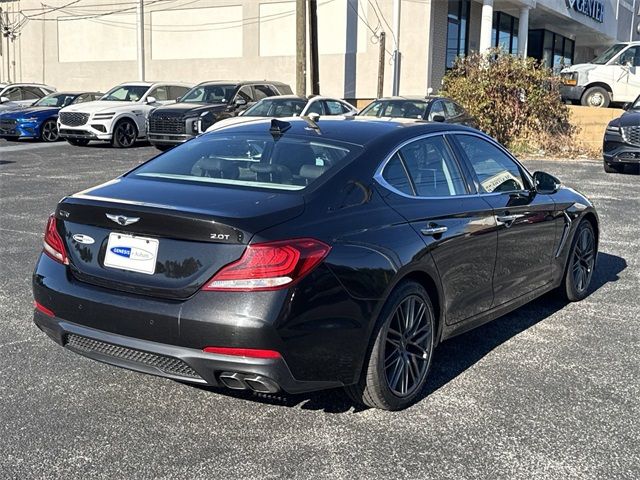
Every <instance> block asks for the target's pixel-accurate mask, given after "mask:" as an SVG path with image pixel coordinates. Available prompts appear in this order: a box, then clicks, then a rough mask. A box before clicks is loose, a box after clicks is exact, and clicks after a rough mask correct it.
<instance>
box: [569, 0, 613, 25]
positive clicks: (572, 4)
mask: <svg viewBox="0 0 640 480" xmlns="http://www.w3.org/2000/svg"><path fill="white" fill-rule="evenodd" d="M567 5H568V6H569V8H572V9H574V10H575V11H576V12H578V13H581V14H583V15H586V16H587V17H589V18H592V19H594V20H595V21H596V22H600V23H602V22H604V2H602V1H601V0H567Z"/></svg>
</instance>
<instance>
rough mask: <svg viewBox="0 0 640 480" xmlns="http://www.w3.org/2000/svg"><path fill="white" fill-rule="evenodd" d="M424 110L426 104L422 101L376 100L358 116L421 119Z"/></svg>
mask: <svg viewBox="0 0 640 480" xmlns="http://www.w3.org/2000/svg"><path fill="white" fill-rule="evenodd" d="M426 109H427V102H425V101H422V100H377V101H374V102H372V103H371V104H369V105H368V106H367V107H366V108H365V109H364V110H362V112H360V116H362V117H400V118H422V117H424V114H425V111H426Z"/></svg>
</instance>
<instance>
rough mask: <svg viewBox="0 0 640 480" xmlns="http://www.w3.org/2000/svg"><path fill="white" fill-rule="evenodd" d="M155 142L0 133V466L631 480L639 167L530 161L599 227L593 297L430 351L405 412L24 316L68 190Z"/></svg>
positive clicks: (638, 338)
mask: <svg viewBox="0 0 640 480" xmlns="http://www.w3.org/2000/svg"><path fill="white" fill-rule="evenodd" d="M154 154H155V150H154V149H153V148H151V147H145V146H141V147H139V148H134V149H130V150H114V149H111V148H110V147H108V146H106V145H100V144H96V145H95V146H89V147H86V148H81V147H71V146H69V145H67V144H65V143H58V144H55V145H44V146H43V145H40V144H35V143H6V142H4V141H2V140H0V212H1V213H0V245H1V248H0V286H1V288H0V312H1V317H0V318H2V322H3V328H1V329H0V477H1V478H205V477H206V478H243V479H253V478H256V479H258V478H260V479H265V478H276V477H287V478H320V477H323V478H452V479H460V478H483V479H484V478H537V479H538V478H549V479H559V478H562V479H564V478H580V479H590V478H593V479H596V478H598V479H601V478H638V472H640V401H639V398H640V333H639V332H640V303H639V302H638V289H639V287H640V227H639V226H638V219H639V213H638V212H640V176H638V175H611V174H605V173H604V172H603V170H602V162H600V161H588V160H585V161H574V162H562V163H561V162H553V161H540V160H537V161H526V162H525V164H526V165H527V166H528V167H529V168H530V169H531V170H532V171H533V170H545V171H548V172H549V173H552V174H555V175H557V176H559V177H560V178H561V179H562V180H563V181H564V182H565V183H566V184H568V185H570V186H574V187H576V188H578V189H580V190H581V191H582V192H584V193H586V194H587V195H588V196H589V197H590V198H591V199H592V200H593V201H594V202H595V203H596V205H597V207H598V209H599V213H600V218H601V223H602V233H601V244H600V250H601V254H600V257H599V263H598V266H597V270H596V272H595V276H594V281H593V285H592V293H591V295H590V296H589V297H588V298H587V299H586V300H584V301H583V302H581V303H575V304H569V305H567V304H564V303H562V302H561V301H559V300H557V299H556V298H555V297H553V296H551V295H549V296H545V297H543V298H541V299H538V300H537V301H535V302H533V303H532V304H529V305H527V306H525V307H523V308H521V309H519V310H517V311H515V312H514V313H512V314H510V315H508V316H506V317H504V318H502V319H499V320H497V321H495V322H493V323H491V324H488V325H486V326H484V327H481V328H479V329H477V330H475V331H472V332H470V333H467V334H465V335H463V336H460V337H457V338H455V339H453V340H450V341H448V342H446V343H444V344H443V345H441V347H440V348H439V350H438V351H437V352H436V358H435V364H434V368H433V370H432V374H431V377H430V381H429V382H428V388H427V391H426V392H425V397H424V398H423V399H422V400H421V401H420V402H418V403H417V404H416V405H415V406H413V407H411V408H409V409H407V410H405V411H402V412H395V413H389V412H383V411H377V410H362V409H360V408H354V407H353V405H351V404H350V403H349V402H348V401H347V399H346V397H345V396H343V395H342V393H341V392H339V391H330V392H324V393H317V394H312V395H304V396H293V397H274V398H272V397H259V396H253V395H240V394H230V393H229V392H225V391H218V390H210V389H203V388H196V387H193V386H189V385H185V384H180V383H176V382H173V381H171V380H167V379H162V378H156V377H151V376H146V375H142V374H138V373H134V372H130V371H126V370H122V369H118V368H115V367H110V366H106V365H102V364H99V363H96V362H94V361H91V360H88V359H85V358H82V357H80V356H78V355H76V354H73V353H71V352H68V351H65V350H64V349H62V348H60V347H59V346H57V345H56V344H55V343H53V342H52V341H51V340H49V339H48V338H47V337H46V336H45V335H44V334H43V333H42V332H40V331H39V330H38V329H37V328H36V327H35V325H34V324H33V322H32V296H31V272H32V269H33V265H34V263H35V260H36V257H37V255H38V253H39V251H40V248H41V241H42V232H43V229H44V225H45V221H46V218H47V216H48V215H49V213H50V212H51V211H52V210H53V208H54V207H55V204H56V202H57V201H58V200H59V199H60V198H61V197H62V196H63V195H65V194H68V193H73V192H75V191H79V190H81V189H83V188H86V187H89V186H91V185H94V184H96V183H99V182H103V181H106V180H109V179H111V178H113V177H114V176H116V175H117V174H119V173H121V172H123V171H125V170H126V169H128V168H130V167H132V166H134V165H136V164H138V163H139V162H141V161H143V160H146V159H148V158H149V157H150V156H152V155H154Z"/></svg>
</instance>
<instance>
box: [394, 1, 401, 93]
mask: <svg viewBox="0 0 640 480" xmlns="http://www.w3.org/2000/svg"><path fill="white" fill-rule="evenodd" d="M400 1H401V0H393V30H394V31H393V34H394V37H395V45H394V46H393V95H394V96H397V95H399V94H400Z"/></svg>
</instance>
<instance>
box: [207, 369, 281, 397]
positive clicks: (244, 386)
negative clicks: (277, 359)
mask: <svg viewBox="0 0 640 480" xmlns="http://www.w3.org/2000/svg"><path fill="white" fill-rule="evenodd" d="M218 378H219V379H220V383H222V384H223V385H224V386H225V387H227V388H231V389H232V390H252V391H254V392H257V393H276V392H278V391H279V390H280V387H279V386H278V384H277V383H276V382H274V381H273V380H271V379H270V378H267V377H263V376H262V375H256V374H254V373H238V372H235V373H232V372H222V373H221V374H220V376H219V377H218Z"/></svg>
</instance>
